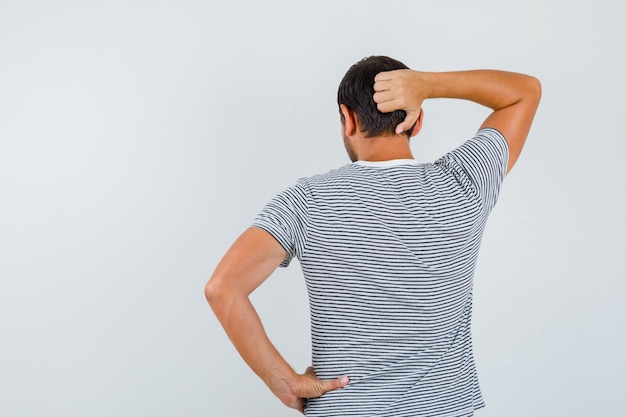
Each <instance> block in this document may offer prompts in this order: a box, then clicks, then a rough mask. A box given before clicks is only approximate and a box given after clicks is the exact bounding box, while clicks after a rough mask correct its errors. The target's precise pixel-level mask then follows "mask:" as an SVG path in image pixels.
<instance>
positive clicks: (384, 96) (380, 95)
mask: <svg viewBox="0 0 626 417" xmlns="http://www.w3.org/2000/svg"><path fill="white" fill-rule="evenodd" d="M373 97H374V101H375V102H376V103H385V102H388V101H392V100H393V99H394V98H395V95H394V94H393V93H392V92H391V91H379V92H377V93H374V96H373Z"/></svg>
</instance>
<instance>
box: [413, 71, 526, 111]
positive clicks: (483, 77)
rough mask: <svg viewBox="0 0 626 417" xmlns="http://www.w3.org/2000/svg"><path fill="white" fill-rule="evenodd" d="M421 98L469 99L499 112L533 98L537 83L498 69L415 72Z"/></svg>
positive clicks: (523, 76) (522, 75) (524, 76)
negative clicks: (421, 88)
mask: <svg viewBox="0 0 626 417" xmlns="http://www.w3.org/2000/svg"><path fill="white" fill-rule="evenodd" d="M416 74H417V75H418V76H419V79H421V82H420V81H418V83H420V84H421V85H422V86H423V88H424V89H425V92H424V96H425V98H456V99H464V100H470V101H473V102H475V103H478V104H482V105H483V106H486V107H489V108H490V109H493V110H499V109H502V108H505V107H508V106H511V105H513V104H516V103H518V102H520V101H521V100H524V99H525V98H527V97H532V96H534V95H537V90H538V81H537V80H536V79H535V78H534V77H531V76H528V75H524V74H518V73H514V72H506V71H498V70H471V71H455V72H416Z"/></svg>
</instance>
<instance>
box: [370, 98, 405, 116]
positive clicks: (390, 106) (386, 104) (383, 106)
mask: <svg viewBox="0 0 626 417" xmlns="http://www.w3.org/2000/svg"><path fill="white" fill-rule="evenodd" d="M402 104H403V102H402V101H400V100H396V99H391V100H389V101H377V104H376V107H377V108H378V110H379V111H381V112H382V113H390V112H392V111H395V110H403V108H402Z"/></svg>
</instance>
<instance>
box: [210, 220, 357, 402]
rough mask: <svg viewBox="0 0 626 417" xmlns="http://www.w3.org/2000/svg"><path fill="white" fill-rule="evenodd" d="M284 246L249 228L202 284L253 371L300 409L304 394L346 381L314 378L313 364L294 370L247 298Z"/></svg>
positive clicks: (280, 256) (282, 253) (281, 255)
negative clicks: (302, 371) (301, 370)
mask: <svg viewBox="0 0 626 417" xmlns="http://www.w3.org/2000/svg"><path fill="white" fill-rule="evenodd" d="M286 256H287V253H286V252H285V250H284V249H283V247H282V246H281V245H280V244H279V243H278V242H277V241H276V240H275V239H274V238H273V237H272V236H271V235H270V234H269V233H267V232H266V231H264V230H261V229H258V228H254V227H251V228H249V229H248V230H246V231H245V232H244V233H243V234H242V235H241V236H240V237H239V238H238V239H237V240H236V241H235V243H234V244H233V245H232V247H231V248H230V249H229V250H228V252H226V254H225V255H224V257H223V258H222V260H221V261H220V263H219V264H218V266H217V268H216V269H215V272H214V273H213V275H212V276H211V279H210V280H209V282H208V283H207V285H206V287H205V294H206V298H207V300H208V302H209V304H210V306H211V308H212V309H213V311H214V313H215V315H216V316H217V318H218V320H219V321H220V323H221V324H222V326H223V327H224V330H226V333H227V334H228V337H229V338H230V340H231V341H232V342H233V345H234V346H235V348H236V349H237V350H238V351H239V353H240V355H241V356H242V358H243V359H244V360H245V361H246V363H247V364H248V365H249V366H250V368H252V370H253V371H254V372H255V373H256V374H257V375H258V376H259V377H260V378H261V379H262V380H263V381H264V382H265V384H266V385H267V386H268V387H269V388H270V390H271V391H272V392H273V393H274V394H275V395H276V396H277V397H278V398H279V399H280V400H281V401H282V402H283V403H284V404H285V405H287V406H289V407H291V408H295V409H298V410H300V412H303V411H304V404H305V401H306V400H305V399H306V398H314V397H319V396H321V395H322V394H324V393H326V392H328V391H330V390H333V389H337V388H341V387H343V386H345V385H346V384H347V383H348V379H347V378H345V377H344V378H337V379H335V380H331V381H321V380H319V379H318V378H317V377H316V376H315V374H314V372H313V369H312V368H309V369H307V371H306V372H305V373H304V374H302V375H300V374H297V373H296V372H295V371H294V370H293V369H292V368H291V367H290V366H289V364H287V362H286V361H285V360H284V359H283V357H282V356H281V355H280V353H278V351H277V350H276V348H275V347H274V345H273V344H272V343H271V342H270V340H269V338H268V337H267V334H266V333H265V330H264V329H263V324H262V323H261V320H260V319H259V316H258V314H257V312H256V310H255V309H254V307H253V306H252V303H251V302H250V300H249V298H248V296H249V295H250V294H251V293H252V292H253V291H254V290H255V289H256V288H257V287H258V286H259V285H261V284H262V283H263V281H265V280H266V279H267V278H268V277H269V276H270V275H271V274H272V272H274V270H275V269H276V268H277V267H278V266H279V265H280V263H281V262H282V261H283V260H284V259H285V257H286Z"/></svg>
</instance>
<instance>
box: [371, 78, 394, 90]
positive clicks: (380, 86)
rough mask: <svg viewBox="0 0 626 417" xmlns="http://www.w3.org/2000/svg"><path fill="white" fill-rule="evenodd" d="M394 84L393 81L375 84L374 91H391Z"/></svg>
mask: <svg viewBox="0 0 626 417" xmlns="http://www.w3.org/2000/svg"><path fill="white" fill-rule="evenodd" d="M392 85H393V82H392V81H391V80H380V81H376V82H374V91H387V90H391V86H392Z"/></svg>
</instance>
